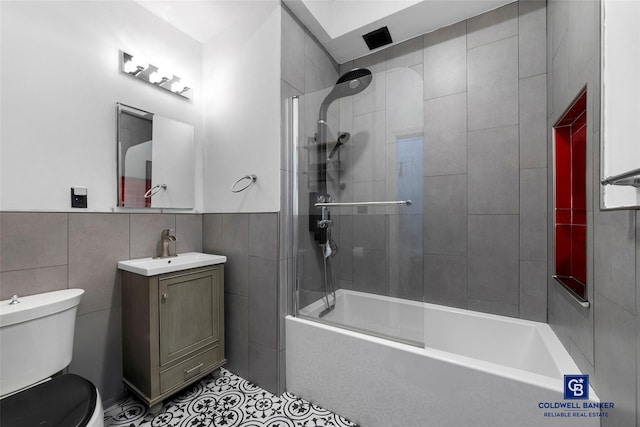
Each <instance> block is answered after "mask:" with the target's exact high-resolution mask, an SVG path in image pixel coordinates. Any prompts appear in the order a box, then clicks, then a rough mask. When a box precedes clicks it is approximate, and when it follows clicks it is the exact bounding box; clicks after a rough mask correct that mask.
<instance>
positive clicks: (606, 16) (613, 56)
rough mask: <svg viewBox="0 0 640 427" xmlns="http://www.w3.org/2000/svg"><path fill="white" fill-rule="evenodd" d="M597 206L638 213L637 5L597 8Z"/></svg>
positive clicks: (613, 2) (609, 3)
mask: <svg viewBox="0 0 640 427" xmlns="http://www.w3.org/2000/svg"><path fill="white" fill-rule="evenodd" d="M600 17H601V18H600V19H601V40H600V42H601V43H600V46H601V67H602V68H601V73H602V74H601V75H602V86H601V89H602V92H601V93H602V96H601V104H600V107H601V109H600V111H601V112H600V114H601V117H600V119H601V121H600V124H601V127H600V159H601V160H600V184H601V185H600V208H601V209H640V142H638V136H639V135H640V79H638V73H640V56H638V55H635V54H633V52H638V50H640V27H638V22H639V21H640V2H627V1H619V0H603V1H602V5H601V14H600Z"/></svg>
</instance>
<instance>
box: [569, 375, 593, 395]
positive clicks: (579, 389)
mask: <svg viewBox="0 0 640 427" xmlns="http://www.w3.org/2000/svg"><path fill="white" fill-rule="evenodd" d="M564 398H565V400H588V399H589V375H565V376H564Z"/></svg>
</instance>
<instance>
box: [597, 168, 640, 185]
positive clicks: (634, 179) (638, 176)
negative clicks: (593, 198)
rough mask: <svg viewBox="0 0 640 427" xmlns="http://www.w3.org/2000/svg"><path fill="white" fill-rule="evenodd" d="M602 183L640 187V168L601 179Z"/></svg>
mask: <svg viewBox="0 0 640 427" xmlns="http://www.w3.org/2000/svg"><path fill="white" fill-rule="evenodd" d="M601 183H602V185H630V186H632V187H636V188H640V169H634V170H632V171H629V172H625V173H621V174H619V175H614V176H610V177H609V178H605V179H603V180H602V181H601Z"/></svg>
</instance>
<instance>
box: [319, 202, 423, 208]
mask: <svg viewBox="0 0 640 427" xmlns="http://www.w3.org/2000/svg"><path fill="white" fill-rule="evenodd" d="M412 204H413V202H412V201H411V200H392V201H387V202H326V203H316V204H315V207H317V208H320V207H324V206H326V207H331V206H401V205H406V206H411V205H412Z"/></svg>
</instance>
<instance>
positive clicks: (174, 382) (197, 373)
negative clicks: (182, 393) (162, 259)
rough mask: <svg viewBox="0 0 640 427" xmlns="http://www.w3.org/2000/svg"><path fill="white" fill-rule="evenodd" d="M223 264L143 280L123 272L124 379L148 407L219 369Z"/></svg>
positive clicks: (222, 337) (221, 347)
mask: <svg viewBox="0 0 640 427" xmlns="http://www.w3.org/2000/svg"><path fill="white" fill-rule="evenodd" d="M223 303H224V265H223V264H217V265H212V266H207V267H201V268H193V269H189V270H183V271H177V272H173V273H166V274H160V275H157V276H142V275H139V274H135V273H131V272H128V271H122V351H123V376H124V378H123V381H124V383H125V384H126V385H127V387H129V389H130V390H131V391H133V392H134V393H135V394H136V395H138V397H140V398H141V399H142V400H143V401H144V402H145V403H147V404H148V405H149V406H154V405H156V404H161V403H162V400H163V399H165V398H167V397H168V396H170V395H172V394H174V393H176V392H177V391H179V390H180V389H182V388H184V387H185V386H187V385H189V384H191V383H193V382H195V381H197V380H198V379H200V378H202V377H203V376H205V375H207V374H209V373H211V372H212V371H214V370H216V369H218V368H220V367H221V366H223V365H224V364H225V363H226V359H225V358H224V305H223Z"/></svg>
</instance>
